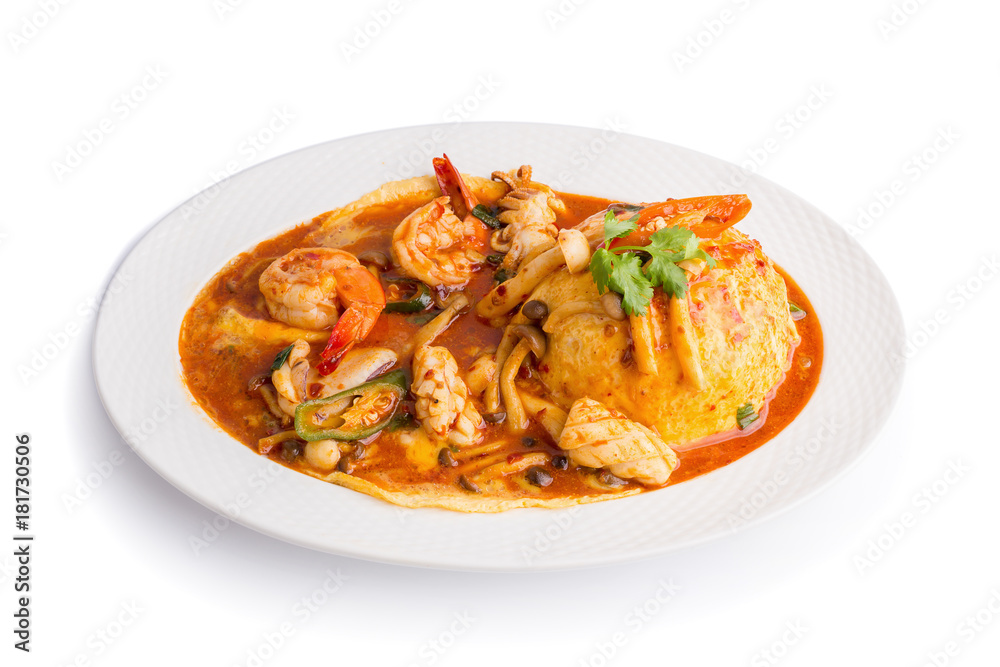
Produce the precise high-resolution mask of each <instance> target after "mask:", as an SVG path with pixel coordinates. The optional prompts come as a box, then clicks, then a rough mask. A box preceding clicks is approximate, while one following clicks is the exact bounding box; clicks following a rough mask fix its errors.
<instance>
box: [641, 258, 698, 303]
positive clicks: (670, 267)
mask: <svg viewBox="0 0 1000 667" xmlns="http://www.w3.org/2000/svg"><path fill="white" fill-rule="evenodd" d="M646 276H647V277H648V278H649V282H650V284H651V285H653V286H657V285H659V286H661V287H663V293H664V294H672V295H673V296H676V297H677V298H678V299H683V298H684V297H685V296H687V287H688V286H687V274H686V273H684V269H682V268H681V267H679V266H677V265H676V264H674V263H673V262H672V261H670V260H669V259H668V258H667V255H666V254H665V253H662V252H655V253H653V258H652V259H651V260H650V261H649V265H648V266H647V267H646Z"/></svg>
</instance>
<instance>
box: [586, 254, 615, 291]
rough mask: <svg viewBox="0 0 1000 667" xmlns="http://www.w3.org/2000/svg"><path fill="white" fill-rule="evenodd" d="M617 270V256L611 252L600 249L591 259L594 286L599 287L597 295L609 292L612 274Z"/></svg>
mask: <svg viewBox="0 0 1000 667" xmlns="http://www.w3.org/2000/svg"><path fill="white" fill-rule="evenodd" d="M614 268H615V254H614V253H613V252H611V251H610V250H605V249H604V248H598V249H597V250H595V251H594V254H593V255H591V257H590V274H591V275H592V276H593V277H594V284H595V285H597V293H598V294H604V293H605V292H607V291H608V282H609V281H610V280H611V272H612V271H613V270H614Z"/></svg>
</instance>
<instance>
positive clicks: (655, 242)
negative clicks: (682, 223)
mask: <svg viewBox="0 0 1000 667" xmlns="http://www.w3.org/2000/svg"><path fill="white" fill-rule="evenodd" d="M692 241H693V242H694V247H695V248H696V249H697V247H698V237H697V236H695V235H694V232H692V231H691V230H690V229H685V228H683V227H664V228H663V229H658V230H656V231H655V232H653V235H652V236H650V237H649V244H650V246H652V248H653V249H655V250H659V251H661V252H670V253H683V252H684V250H685V249H686V248H687V244H688V243H691V242H692ZM680 259H682V258H678V261H680Z"/></svg>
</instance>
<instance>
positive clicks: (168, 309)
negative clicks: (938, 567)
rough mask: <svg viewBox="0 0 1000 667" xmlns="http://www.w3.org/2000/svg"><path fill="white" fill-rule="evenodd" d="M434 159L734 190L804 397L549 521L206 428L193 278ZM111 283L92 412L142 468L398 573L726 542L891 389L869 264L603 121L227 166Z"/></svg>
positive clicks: (817, 481)
mask: <svg viewBox="0 0 1000 667" xmlns="http://www.w3.org/2000/svg"><path fill="white" fill-rule="evenodd" d="M442 152H447V153H448V154H449V156H450V157H451V158H452V160H453V161H454V163H455V164H456V165H458V166H459V168H460V169H461V170H462V171H463V172H465V173H472V174H479V175H486V174H489V173H491V172H492V171H493V170H495V169H504V170H507V169H511V168H514V167H517V166H519V165H521V164H531V165H532V166H533V168H534V173H535V174H536V175H537V178H538V179H539V180H540V181H542V182H544V183H548V184H550V185H552V186H553V187H555V188H556V189H561V190H564V191H568V192H579V193H582V194H590V195H597V196H602V197H608V198H612V199H620V200H625V201H653V200H661V199H665V198H667V197H693V196H697V195H708V194H721V193H724V192H726V193H728V192H745V193H746V194H748V195H749V196H750V199H751V200H752V201H753V211H752V212H751V214H750V215H749V217H748V218H747V219H746V220H744V221H743V222H742V223H741V224H740V229H741V230H742V231H744V232H745V233H747V234H748V235H750V236H751V237H754V238H757V239H759V240H760V241H761V243H762V244H763V247H764V250H765V252H767V254H768V255H770V256H771V257H772V258H773V259H774V261H775V262H777V263H778V264H780V265H781V266H782V267H783V268H785V269H786V270H787V271H788V272H789V273H790V274H791V275H792V276H793V277H794V278H795V280H796V281H797V282H798V283H799V285H800V286H801V287H802V289H803V290H804V291H805V292H806V294H808V295H809V298H810V300H811V301H812V304H813V308H814V309H815V311H816V313H817V314H818V315H819V318H820V321H821V323H822V325H823V331H824V335H825V361H824V368H823V372H822V376H821V378H820V383H819V386H818V388H817V389H816V392H815V394H814V395H813V397H812V400H811V401H810V403H809V405H807V406H806V408H805V409H804V410H803V411H802V413H801V414H800V415H799V417H798V418H797V419H796V420H795V421H794V422H793V423H792V424H791V425H789V426H788V427H787V428H786V429H785V430H784V431H782V432H781V433H780V434H779V435H778V436H777V437H776V438H774V439H773V440H771V441H770V442H768V443H767V444H766V445H764V446H763V447H761V448H759V449H757V450H756V451H754V452H752V453H751V454H749V455H748V456H746V457H744V458H742V459H740V460H739V461H736V462H735V463H733V464H731V465H729V466H727V467H725V468H722V469H720V470H717V471H715V472H712V473H710V474H708V475H704V476H702V477H698V478H696V479H693V480H690V481H688V482H684V483H683V484H678V485H676V486H671V487H667V488H665V489H660V490H657V491H654V492H651V493H644V494H641V495H639V496H636V497H632V498H623V499H620V500H613V501H610V502H601V503H596V504H592V505H585V506H578V507H574V508H569V509H563V510H545V509H520V510H512V511H509V512H505V513H501V514H495V515H482V514H461V513H456V512H450V511H446V510H438V509H420V510H410V509H404V508H400V507H397V506H395V505H391V504H389V503H386V502H383V501H380V500H376V499H374V498H371V497H369V496H366V495H363V494H361V493H356V492H353V491H349V490H347V489H344V488H341V487H338V486H334V485H332V484H326V483H323V482H321V481H319V480H316V479H313V478H311V477H308V476H306V475H303V474H301V473H297V472H294V471H292V470H289V469H286V468H284V467H282V466H279V465H277V464H275V463H273V462H272V461H270V460H268V459H266V458H262V457H260V456H257V455H256V454H254V453H253V452H252V451H251V450H250V449H249V448H247V447H245V446H244V445H242V444H240V443H239V442H237V441H236V440H234V439H233V438H231V437H230V436H229V435H227V434H226V433H225V432H223V431H222V430H221V429H219V428H218V427H216V426H215V424H214V423H213V422H212V420H211V419H210V418H209V417H208V416H207V415H206V414H205V413H204V412H203V411H202V409H201V408H200V407H199V406H198V405H197V404H196V403H195V402H194V400H193V398H192V397H191V395H190V394H189V392H188V391H187V388H186V387H185V385H184V382H183V381H182V379H181V366H180V359H179V355H178V347H177V341H178V334H179V331H180V326H181V320H182V319H183V317H184V314H185V312H186V311H187V309H188V307H189V306H190V305H191V303H192V302H193V301H194V298H195V296H196V295H197V294H198V291H199V290H200V289H201V288H202V286H203V285H204V284H205V283H206V282H207V281H208V280H209V279H210V278H211V277H212V276H213V275H215V273H216V272H218V271H219V270H220V269H221V268H222V267H223V266H224V265H225V264H226V262H228V261H229V260H230V259H231V258H232V257H234V256H235V255H236V254H238V253H240V252H243V251H245V250H248V249H249V248H251V247H253V246H254V245H255V244H256V243H258V242H259V241H262V240H264V239H266V238H269V237H271V236H274V235H276V234H278V233H279V232H281V231H284V230H285V229H288V228H290V227H292V226H294V225H296V224H299V223H301V222H303V221H308V220H310V219H311V218H313V217H314V216H316V215H318V214H320V213H323V212H325V211H328V210H330V209H333V208H336V207H339V206H342V205H344V204H347V203H348V202H351V201H353V200H354V199H356V198H357V197H359V196H360V195H362V194H364V193H366V192H368V191H370V190H373V189H375V188H376V187H378V186H379V185H381V184H382V183H384V182H386V181H388V180H394V179H398V178H407V177H410V176H414V175H419V174H428V173H431V158H432V157H433V156H436V155H440V154H441V153H442ZM727 183H732V184H733V185H727ZM832 276H836V278H837V279H836V280H833V279H832V278H831V277H832ZM110 284H112V285H116V290H115V293H114V294H112V293H111V292H108V293H107V294H106V295H105V297H104V300H103V301H102V304H101V309H100V314H99V318H98V322H97V328H96V333H95V338H94V351H93V354H94V372H95V376H96V379H97V385H98V388H99V390H100V393H101V398H102V400H103V402H104V406H105V408H106V409H107V411H108V414H109V415H110V416H111V420H112V421H113V422H114V424H115V426H116V427H117V429H118V430H119V432H120V433H122V435H123V437H125V439H126V441H127V442H129V444H130V445H131V446H132V447H133V448H134V449H135V450H136V452H137V453H138V454H139V456H141V457H142V458H143V459H144V460H145V461H146V463H148V464H149V465H150V466H151V467H152V468H153V469H154V470H156V471H157V472H158V473H159V474H160V475H162V476H163V477H164V478H165V479H167V480H168V481H169V482H170V483H171V484H173V485H174V486H176V487H177V488H178V489H180V490H181V491H183V492H184V493H186V494H187V495H189V496H191V497H192V498H194V499H195V500H197V501H199V502H200V503H202V504H204V505H205V506H207V507H209V508H211V509H213V510H215V511H216V512H219V513H221V514H224V515H226V516H229V517H230V518H232V519H234V520H236V521H238V522H239V523H242V524H244V525H246V526H249V527H250V528H253V529H256V530H258V531H260V532H262V533H266V534H268V535H272V536H274V537H277V538H280V539H283V540H286V541H288V542H292V543H295V544H300V545H303V546H306V547H311V548H313V549H319V550H322V551H327V552H330V553H335V554H341V555H345V556H352V557H356V558H364V559H369V560H377V561H383V562H390V563H399V564H406V565H419V566H428V567H440V568H453V569H469V570H504V571H511V570H517V571H523V570H542V569H555V568H571V567H583V566H593V565H600V564H607V563H613V562H620V561H625V560H633V559H638V558H645V557H649V556H654V555H657V554H663V553H666V552H668V551H672V550H675V549H678V548H681V547H685V546H689V545H693V544H697V543H701V542H704V541H706V540H710V539H714V538H718V537H721V536H724V535H727V534H730V533H731V532H733V530H734V529H736V528H743V527H746V526H748V525H751V524H753V523H756V522H759V521H762V520H764V519H766V518H769V517H772V516H774V515H776V514H778V513H780V512H782V511H785V510H787V509H789V508H790V507H792V506H793V505H795V504H797V503H799V502H801V501H802V500H804V499H805V498H807V497H809V496H811V495H812V494H814V493H816V492H817V491H819V490H820V489H822V488H823V487H825V486H827V485H828V484H830V483H831V482H832V481H833V480H834V479H836V478H837V477H839V476H840V475H842V474H843V473H844V472H846V471H847V469H848V468H849V467H850V466H851V465H852V464H854V463H856V462H857V461H858V460H859V459H860V458H861V457H862V455H863V454H865V452H866V451H867V450H868V449H869V448H870V447H871V444H872V442H873V441H874V439H875V437H876V435H877V434H878V432H879V430H880V429H881V427H882V425H883V424H884V422H885V421H886V419H887V418H888V416H889V413H890V411H891V408H892V405H893V403H894V402H895V400H896V397H897V395H898V394H899V389H900V385H901V381H902V371H903V368H902V364H901V363H899V362H898V361H895V360H898V359H899V355H898V351H899V350H900V349H901V345H902V342H903V335H904V330H903V324H902V317H901V315H900V311H899V306H898V304H897V303H896V300H895V298H894V296H893V294H892V291H891V289H890V288H889V285H888V283H887V282H886V280H885V278H884V277H883V275H882V274H881V273H880V271H879V270H878V268H877V267H876V266H875V264H874V263H873V262H872V260H871V259H870V258H869V257H868V255H867V254H866V253H865V252H864V251H863V250H862V249H861V247H860V246H859V245H858V244H857V243H856V242H855V241H854V240H853V239H851V238H850V237H849V236H848V235H847V234H846V233H845V232H844V231H843V230H842V229H841V228H840V227H839V226H838V225H836V224H835V223H834V222H833V221H832V220H830V219H829V218H827V217H826V216H825V215H823V214H822V213H821V212H820V211H819V210H817V209H816V208H814V207H813V206H811V205H810V204H808V203H806V202H805V201H803V200H802V199H800V198H799V197H797V196H795V195H793V194H792V193H790V192H788V191H786V190H784V189H783V188H781V187H779V186H777V185H775V184H774V183H771V182H769V181H767V180H766V179H763V178H760V177H757V176H754V175H752V174H745V173H741V172H740V169H739V168H738V167H736V166H735V165H732V164H730V163H727V162H723V161H721V160H718V159H715V158H712V157H709V156H707V155H703V154H701V153H697V152H694V151H691V150H687V149H684V148H680V147H677V146H673V145H670V144H666V143H662V142H659V141H654V140H651V139H644V138H641V137H636V136H630V135H624V134H617V135H613V134H611V133H610V132H609V131H607V130H604V131H602V130H594V129H587V128H578V127H566V126H560V125H540V124H526V123H466V124H453V125H429V126H420V127H411V128H403V129H396V130H388V131H384V132H376V133H372V134H366V135H361V136H356V137H349V138H346V139H339V140H336V141H331V142H328V143H324V144H319V145H317V146H312V147H309V148H304V149H302V150H299V151H296V152H294V153H290V154H287V155H283V156H280V157H277V158H275V159H272V160H270V161H268V162H265V163H263V164H260V165H257V166H255V167H253V168H251V169H248V170H246V171H244V172H241V173H239V174H236V175H235V176H233V177H232V178H230V179H229V180H227V181H225V182H222V183H219V184H216V185H215V186H213V187H212V188H209V189H208V190H206V191H205V192H202V193H201V194H199V195H197V196H196V197H194V198H193V199H191V200H189V201H188V202H186V203H185V204H183V205H182V206H180V207H178V208H177V209H176V210H174V211H172V212H171V213H170V214H168V215H167V216H166V217H164V218H163V219H162V220H160V221H159V222H158V223H157V224H156V225H155V226H153V227H152V228H151V229H150V230H149V231H148V232H147V233H146V234H145V235H144V236H143V237H142V238H141V239H140V240H139V241H138V243H137V244H136V245H135V247H134V248H133V249H132V250H131V251H130V252H129V253H128V255H127V256H126V257H125V259H124V260H123V261H122V263H121V265H120V266H119V267H118V269H117V272H116V275H115V276H114V277H113V278H112V280H111V282H110ZM140 379H141V381H140ZM843 415H850V416H851V418H850V420H846V419H844V418H843ZM779 471H781V472H783V473H784V474H785V476H786V477H787V482H786V483H785V484H783V485H782V486H781V487H780V491H779V492H778V493H777V494H776V495H774V496H773V497H770V498H766V499H759V498H755V497H754V494H755V493H757V492H758V491H759V486H758V485H759V484H760V483H761V482H762V481H764V480H769V479H773V478H774V476H775V474H776V473H778V472H779ZM748 499H751V500H752V501H753V503H754V505H755V507H754V508H753V512H752V516H751V517H749V520H746V519H745V518H744V517H745V516H746V515H747V514H751V512H746V511H744V516H741V515H740V510H741V508H743V509H744V510H745V509H746V503H747V502H750V500H748ZM241 505H242V507H241ZM165 511H169V510H166V509H165ZM595 535H599V536H600V539H595V538H594V536H595Z"/></svg>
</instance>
